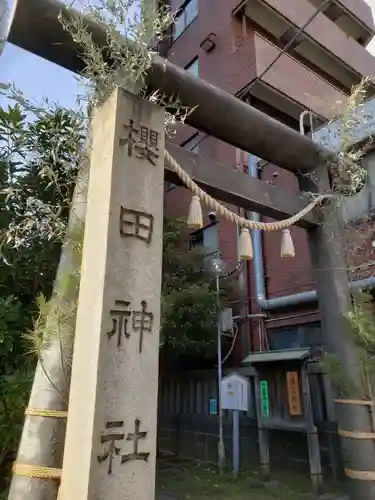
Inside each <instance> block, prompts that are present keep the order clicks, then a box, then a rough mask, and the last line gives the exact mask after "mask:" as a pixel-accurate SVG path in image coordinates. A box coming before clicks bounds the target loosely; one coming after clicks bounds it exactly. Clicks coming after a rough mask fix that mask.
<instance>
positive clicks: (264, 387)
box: [259, 380, 270, 418]
mask: <svg viewBox="0 0 375 500" xmlns="http://www.w3.org/2000/svg"><path fill="white" fill-rule="evenodd" d="M259 394H260V413H261V415H262V417H265V418H268V417H269V416H270V402H269V397H268V382H267V380H261V381H260V382H259Z"/></svg>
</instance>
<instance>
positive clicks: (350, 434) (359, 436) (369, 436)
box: [338, 429, 375, 439]
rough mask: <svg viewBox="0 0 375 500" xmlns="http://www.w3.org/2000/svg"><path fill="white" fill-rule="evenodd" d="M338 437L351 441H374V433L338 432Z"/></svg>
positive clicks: (340, 430) (341, 430)
mask: <svg viewBox="0 0 375 500" xmlns="http://www.w3.org/2000/svg"><path fill="white" fill-rule="evenodd" d="M338 434H339V436H342V437H346V438H351V439H375V432H360V431H345V430H343V429H339V430H338Z"/></svg>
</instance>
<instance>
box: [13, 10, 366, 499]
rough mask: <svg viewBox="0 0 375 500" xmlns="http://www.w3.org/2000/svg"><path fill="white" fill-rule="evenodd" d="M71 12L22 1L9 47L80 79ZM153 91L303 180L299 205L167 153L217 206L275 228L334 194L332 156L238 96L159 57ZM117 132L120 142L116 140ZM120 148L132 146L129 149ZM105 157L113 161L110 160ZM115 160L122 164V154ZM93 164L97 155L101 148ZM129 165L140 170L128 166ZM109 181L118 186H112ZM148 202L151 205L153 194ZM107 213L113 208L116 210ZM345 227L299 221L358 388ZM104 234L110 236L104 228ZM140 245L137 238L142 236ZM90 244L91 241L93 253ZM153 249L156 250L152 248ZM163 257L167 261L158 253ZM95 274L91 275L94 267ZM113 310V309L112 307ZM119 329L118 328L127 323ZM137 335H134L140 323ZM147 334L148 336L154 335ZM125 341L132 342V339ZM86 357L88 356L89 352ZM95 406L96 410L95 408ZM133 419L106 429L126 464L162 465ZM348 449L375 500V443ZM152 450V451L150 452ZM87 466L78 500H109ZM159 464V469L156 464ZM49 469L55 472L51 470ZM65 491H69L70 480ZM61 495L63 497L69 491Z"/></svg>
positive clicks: (157, 127) (333, 330)
mask: <svg viewBox="0 0 375 500" xmlns="http://www.w3.org/2000/svg"><path fill="white" fill-rule="evenodd" d="M64 8H65V7H64V4H62V3H61V2H59V1H57V0H34V1H31V0H18V2H17V4H16V6H15V8H14V10H13V18H12V24H11V27H10V31H9V36H8V41H9V42H10V43H13V44H15V45H18V46H19V47H22V48H24V49H26V50H28V51H30V52H33V53H34V54H36V55H39V56H41V57H44V58H46V59H47V60H49V61H51V62H54V63H56V64H58V65H60V66H62V67H64V68H67V69H69V70H72V71H74V72H79V71H80V70H82V69H83V68H84V63H83V61H82V60H81V59H80V56H79V47H77V45H76V44H75V43H74V42H73V40H72V39H71V37H70V35H69V33H67V32H66V31H64V30H63V29H62V26H61V25H60V22H59V21H58V14H59V12H60V11H63V10H64ZM86 25H87V26H89V29H90V31H91V33H92V37H93V40H94V42H95V43H97V44H98V45H99V46H100V45H103V40H104V33H103V31H102V30H101V28H100V27H99V26H98V25H96V24H93V23H92V22H91V21H90V20H86ZM147 85H148V87H149V89H150V90H160V91H161V92H162V93H163V94H165V95H167V96H171V95H172V94H173V95H178V96H179V98H180V100H181V102H182V104H183V105H185V106H188V107H191V108H193V107H194V108H195V110H194V112H193V113H192V114H190V115H189V116H188V118H187V120H186V122H187V123H188V124H189V125H191V126H193V127H195V128H197V129H198V130H201V131H203V132H206V133H207V134H209V135H211V136H214V137H217V138H219V139H221V140H223V141H225V142H227V143H229V144H231V145H233V146H235V147H238V148H240V149H242V150H244V151H248V152H250V153H252V154H255V155H256V156H258V157H260V158H263V159H265V160H268V161H270V162H272V163H274V164H276V165H278V166H280V167H282V168H285V169H286V170H289V171H291V172H294V173H295V174H296V176H297V178H298V181H299V185H300V189H301V193H300V195H298V196H297V195H292V194H291V193H288V192H286V191H285V190H283V189H281V188H279V187H274V186H270V185H267V184H265V183H263V182H261V181H259V180H255V179H252V180H250V179H247V178H245V176H243V175H241V174H239V173H236V172H234V171H232V170H230V169H226V168H223V167H222V166H221V165H220V164H219V163H217V162H215V161H212V160H208V159H207V158H202V157H200V156H198V155H195V154H192V153H189V152H187V151H185V150H183V149H182V148H179V147H178V146H174V145H167V149H168V151H169V153H170V154H171V155H172V156H173V157H174V158H175V159H176V160H177V161H178V163H180V164H181V165H183V166H184V169H185V170H186V171H187V172H188V173H189V174H190V175H191V176H192V177H193V179H194V180H195V182H196V183H197V184H199V185H200V186H201V187H203V188H204V189H205V190H206V192H208V193H209V194H211V195H212V196H214V197H216V198H218V199H220V200H222V201H224V202H227V203H230V204H233V205H237V206H241V207H243V208H246V209H248V210H254V211H257V212H260V213H263V214H264V215H267V216H270V217H273V218H275V219H280V218H284V217H285V216H290V215H293V214H295V213H296V212H298V211H300V210H301V209H302V208H303V207H304V206H306V204H307V196H306V195H305V194H304V192H307V191H308V192H314V193H319V192H320V193H322V192H324V193H328V192H329V191H330V184H329V179H328V172H327V168H326V163H325V159H327V158H332V155H331V153H329V152H327V151H324V150H323V149H322V148H321V147H320V146H318V145H317V144H315V143H314V142H313V141H311V140H310V139H309V138H307V137H305V136H302V135H300V134H298V133H297V132H295V131H293V130H291V129H289V128H288V127H286V126H284V125H282V124H280V123H278V122H277V121H275V120H273V119H272V118H270V117H268V116H267V115H264V114H263V113H261V112H259V111H257V110H256V109H254V108H252V107H251V106H249V105H247V104H245V103H243V102H241V101H239V100H238V99H236V98H235V97H233V96H232V95H230V94H228V93H226V92H224V91H222V90H220V89H219V88H216V87H214V86H212V85H210V84H208V83H206V82H205V81H203V80H201V79H200V78H197V77H195V76H194V75H192V74H189V73H187V72H186V71H184V70H183V69H181V68H178V67H176V66H175V65H173V64H171V63H169V62H168V61H165V60H164V59H162V58H160V57H158V56H155V57H154V58H153V60H152V64H151V68H150V70H149V73H148V76H147ZM131 100H132V98H129V99H128V101H126V102H127V103H128V104H126V102H124V101H123V100H122V97H121V96H119V93H118V92H117V93H116V96H115V97H113V96H112V97H111V98H110V99H109V101H108V102H107V103H106V104H105V106H104V107H103V111H102V112H101V113H102V115H103V116H102V117H101V118H102V120H104V121H103V123H102V125H101V126H103V127H107V128H106V131H107V132H108V133H112V135H113V134H114V137H117V135H116V134H118V133H119V131H118V130H117V129H116V126H115V124H114V121H113V120H114V117H115V116H118V115H119V113H123V116H124V119H125V118H129V117H131V116H132V114H131V113H130V110H129V106H130V104H129V102H131ZM132 109H133V111H132V112H133V113H134V112H135V113H136V114H137V113H138V115H137V120H138V121H139V120H140V121H142V119H143V118H144V116H145V115H144V113H146V114H147V113H148V115H149V119H148V125H149V126H150V128H152V130H153V131H154V132H157V133H158V134H159V138H160V140H161V141H163V138H162V130H161V123H162V119H161V117H160V112H158V111H155V110H150V109H148V111H147V105H146V104H145V105H141V104H139V103H138V104H137V103H135V104H133V108H132ZM145 109H146V111H145ZM134 110H136V111H134ZM137 110H138V111H137ZM228 117H230V120H228ZM103 124H104V125H103ZM97 126H99V125H97ZM111 127H112V128H111ZM111 130H112V132H110V131H111ZM94 137H95V135H94ZM120 139H121V138H120ZM161 143H162V142H161ZM122 145H124V142H123V144H122ZM107 153H108V154H109V152H108V151H107ZM111 154H113V155H115V151H114V150H113V151H112V153H111ZM116 154H118V152H117V153H116ZM93 155H95V140H94V153H93ZM113 158H114V157H113ZM93 159H94V156H93ZM95 161H96V162H99V156H98V157H97V158H96V160H95V159H94V164H95ZM103 161H104V160H103ZM116 161H118V160H116ZM116 161H115V159H113V160H112V161H111V162H110V163H111V164H110V169H111V172H112V170H113V172H117V174H116V175H118V176H120V177H119V179H120V178H121V179H122V177H121V176H122V175H123V174H119V173H118V164H117V163H116ZM129 165H130V166H131V165H133V163H132V161H130V160H129ZM155 166H156V167H157V168H159V169H160V168H162V165H161V164H160V158H159V159H158V161H156V165H155ZM128 168H130V167H128V166H127V167H126V169H125V170H127V169H128ZM156 172H157V170H155V171H154V172H153V173H150V174H147V175H148V176H149V177H148V179H149V180H148V184H146V185H145V186H146V189H150V186H151V183H152V185H153V186H157V189H156V192H157V193H158V195H159V196H162V189H161V183H160V179H159V180H158V178H157V177H155V176H156V175H157V174H156ZM311 172H314V176H313V177H314V179H312V176H304V175H301V174H308V173H311ZM165 179H166V180H170V181H172V182H177V181H178V179H176V175H175V173H174V171H173V170H169V169H168V168H167V169H166V170H165ZM105 181H106V182H107V183H110V181H111V178H110V177H106V178H105ZM93 182H94V181H91V180H90V183H93ZM108 185H109V184H108ZM133 188H134V186H133ZM90 189H91V184H90ZM108 189H109V188H108ZM107 194H108V196H109V197H110V191H108V193H107ZM122 194H124V193H122ZM126 194H127V195H128V196H129V197H130V199H131V193H129V192H126ZM144 196H145V199H146V200H147V199H148V197H147V196H148V195H147V192H146V194H144ZM150 203H151V202H150ZM89 205H90V203H89ZM109 206H110V204H109V205H108V207H109ZM108 207H107V209H108ZM153 207H154V209H155V211H156V213H157V218H158V219H160V215H161V214H160V204H159V205H158V203H156V205H154V206H153ZM88 210H89V212H88V214H89V215H88V217H89V218H88V221H90V220H91V221H93V220H94V215H96V216H98V217H99V213H98V212H95V207H94V206H92V207H91V215H90V208H89V209H88ZM129 213H130V212H129ZM129 213H128V214H127V213H126V210H125V211H122V212H121V221H122V223H123V224H125V225H126V224H127V225H128V226H129V224H130V225H131V224H132V223H131V222H129V220H127V219H126V215H129ZM130 215H131V216H135V217H141V216H142V215H143V216H144V215H145V212H142V214H141V213H138V214H136V213H134V210H133V211H132V212H131V213H130ZM146 215H147V214H146ZM148 215H149V214H148ZM154 217H156V216H154ZM146 219H147V220H148V223H149V222H150V221H151V220H153V219H152V218H150V217H148V218H147V217H146ZM138 220H139V219H138ZM155 221H156V219H155ZM338 221H339V216H338V213H337V211H336V209H335V207H334V206H333V204H332V203H329V202H328V203H327V204H325V205H324V206H323V207H322V209H321V210H320V211H319V212H314V213H309V214H308V215H306V216H305V217H304V218H303V219H301V220H300V221H299V222H298V224H299V225H300V226H301V227H303V228H305V229H306V230H307V231H308V239H309V245H310V254H311V260H312V264H313V267H314V271H315V279H316V288H317V294H318V301H319V307H320V311H321V322H322V330H323V336H324V340H325V345H326V347H327V349H328V351H330V352H332V353H335V354H336V355H337V356H338V358H339V360H340V362H341V364H342V368H343V370H344V372H345V374H346V375H347V376H348V377H350V378H351V379H353V380H358V377H359V363H358V358H357V355H356V351H355V348H354V346H353V345H352V344H351V343H350V340H349V336H348V335H346V329H347V328H348V325H347V322H346V319H345V317H344V315H345V314H346V313H347V312H348V311H349V308H350V294H349V286H348V280H347V272H346V265H345V261H344V257H343V253H342V250H341V243H340V227H339V222H338ZM102 223H103V221H102ZM159 223H160V220H159V222H158V223H156V225H155V227H156V235H157V236H160V226H158V224H159ZM88 224H90V222H88ZM91 224H93V222H91ZM145 226H147V223H144V224H143V226H142V227H143V229H145ZM100 227H101V228H103V229H104V227H105V224H104V225H102V226H100ZM121 227H122V229H121ZM121 227H120V233H121V231H122V233H121V234H122V237H125V238H126V237H127V236H129V234H128V233H127V231H126V230H125V229H124V226H121ZM146 229H147V227H146ZM158 231H159V233H158ZM132 235H133V236H134V234H132ZM87 238H88V239H89V240H90V241H91V243H92V242H93V241H94V240H93V239H92V238H93V237H92V236H91V237H87ZM87 238H86V235H85V245H86V239H87ZM90 238H91V239H90ZM141 239H142V238H141ZM143 239H145V238H143ZM146 239H147V238H146ZM150 242H151V240H150V241H149V243H150ZM150 244H152V243H150ZM155 251H159V252H160V249H159V250H155ZM142 255H144V254H142ZM88 260H89V259H88ZM129 262H130V261H129ZM88 265H89V264H88ZM90 265H91V266H92V265H93V264H92V262H91V264H90ZM103 265H104V264H103ZM132 265H134V262H132ZM104 267H105V266H104ZM90 269H91V270H92V269H93V268H92V267H91V268H90ZM153 269H154V270H155V273H156V274H158V273H160V269H159V270H158V269H157V267H156V268H153ZM86 274H87V273H86ZM82 276H83V278H82V279H83V282H84V283H86V285H85V286H86V288H87V286H88V285H87V283H88V282H87V279H86V282H85V278H84V276H85V270H83V275H82ZM113 279H115V278H113ZM102 285H103V283H102ZM145 286H146V285H145ZM147 286H148V285H147ZM147 286H146V288H147ZM99 288H100V287H99ZM148 292H149V293H151V292H155V293H156V295H157V292H156V291H155V289H152V287H151V288H150V287H149V289H148ZM112 298H113V299H114V300H116V301H117V300H118V303H117V305H116V306H117V308H118V309H119V308H120V307H127V306H128V305H129V304H128V302H126V299H122V298H121V299H120V298H119V297H117V296H116V297H112ZM80 300H81V298H80ZM146 302H147V301H143V302H142V304H137V308H138V309H137V311H133V314H134V312H135V313H136V314H140V313H142V314H143V313H145V314H148V313H147V311H146V307H147V303H146ZM89 305H90V304H88V303H86V304H85V307H83V309H82V310H85V311H86V314H87V312H88V310H89V309H88V308H89ZM109 307H112V305H110V306H109ZM111 313H113V314H115V313H116V314H120V313H119V311H116V310H115V309H113V310H111ZM121 314H122V316H121V315H120V316H121V317H122V318H123V319H124V318H126V317H127V314H128V313H127V312H126V313H124V311H123V312H122V313H121ZM129 314H130V313H129ZM120 316H118V317H120ZM79 318H80V313H78V320H77V334H78V335H79V334H80V328H81V329H83V330H84V329H85V326H84V325H83V320H82V318H81V320H80V319H79ZM135 318H137V316H135ZM142 318H143V316H142ZM148 319H149V320H150V321H151V320H152V319H155V317H152V315H149V316H148ZM113 321H115V320H113ZM116 321H118V322H120V319H117V320H116ZM135 321H136V319H135ZM116 325H117V323H116V324H115V322H114V323H113V326H114V328H115V327H116ZM134 325H135V328H136V327H137V323H136V322H135V323H134ZM142 328H143V327H142ZM145 331H147V329H146V330H145ZM109 333H110V332H109ZM142 333H143V330H142ZM124 334H125V336H126V334H127V332H126V330H124ZM146 336H147V333H145V337H146ZM130 339H131V341H132V342H134V341H135V340H134V341H133V340H132V339H135V336H130ZM144 340H145V339H144ZM138 341H139V342H140V344H139V348H138V349H139V352H141V351H142V342H141V341H140V340H139V339H138ZM129 345H130V344H129ZM137 345H138V344H137ZM80 352H83V348H82V345H81V351H80ZM145 352H146V350H145ZM152 366H153V368H154V369H155V366H156V365H155V358H153V362H152ZM76 371H77V369H76ZM77 373H78V372H77ZM153 376H155V373H153ZM73 377H74V366H73ZM81 388H82V390H84V387H82V386H81ZM78 399H79V394H78V393H77V392H76V395H75V396H73V401H72V402H71V403H72V404H73V405H77V401H78ZM90 404H92V401H91V403H90ZM153 410H154V409H153ZM74 411H75V415H76V424H74V422H73V420H74V417H72V424H71V430H70V432H69V425H70V424H69V425H68V437H67V442H68V451H67V455H66V460H67V459H68V458H67V457H72V456H73V455H74V449H76V451H77V453H78V452H79V444H78V445H77V444H76V448H74V446H73V445H72V443H73V441H74V439H73V438H74V437H77V438H78V436H77V435H76V432H77V427H75V428H74V430H73V431H72V429H73V427H74V425H78V424H77V422H81V423H82V420H79V418H78V420H77V415H78V414H77V409H75V410H73V412H74ZM337 415H338V422H339V426H340V428H342V429H347V430H350V429H354V430H359V431H361V432H362V433H372V432H373V431H374V429H373V428H372V422H371V419H370V416H369V413H368V411H367V407H366V406H365V405H355V404H342V405H338V406H337ZM132 417H134V418H133V422H134V428H133V429H130V430H129V429H126V431H125V434H123V433H122V430H121V427H122V425H120V424H123V423H124V422H122V421H120V420H119V421H116V422H107V429H111V428H115V425H114V424H117V428H116V436H117V439H124V438H125V435H126V438H125V439H127V440H128V441H132V442H133V443H134V451H133V452H132V453H130V454H128V455H124V456H125V459H124V462H127V461H130V460H131V459H134V458H135V459H137V460H140V461H141V462H142V463H143V462H146V461H147V460H148V459H150V461H151V460H154V458H155V457H149V453H148V452H142V450H140V449H138V441H140V440H142V439H146V437H147V436H146V434H147V433H146V432H145V431H144V429H142V424H143V422H142V420H140V419H139V416H137V415H133V416H132ZM78 430H79V429H78ZM113 432H115V431H113ZM121 436H122V438H121ZM89 438H90V436H88V437H87V436H86V444H87V443H88V441H89ZM151 439H152V440H154V439H155V435H154V434H153V435H152V436H151ZM343 440H344V442H343V449H344V455H345V460H346V467H347V475H348V476H349V477H350V478H351V479H352V481H350V486H351V488H350V489H351V499H352V500H368V499H375V445H374V443H373V441H372V440H361V441H359V440H355V439H350V438H343ZM105 442H108V443H110V446H113V448H110V450H111V451H109V452H108V453H109V454H110V455H111V457H112V455H113V456H115V455H116V453H117V452H116V449H117V448H116V445H115V444H114V440H113V439H112V441H111V439H110V438H108V437H103V436H102V443H105ZM140 442H141V441H140ZM69 443H70V444H69ZM151 449H154V448H153V447H152V446H151ZM108 453H107V454H108ZM124 456H123V457H124ZM88 460H89V457H88V456H87V455H85V456H84V457H83V461H84V465H85V466H86V472H87V471H88V472H87V474H86V475H84V479H83V478H82V481H81V482H87V484H85V485H82V484H80V485H79V486H78V485H77V494H76V495H75V498H77V500H84V499H85V500H86V499H88V498H90V499H92V500H94V499H95V500H96V499H99V498H102V497H101V496H98V495H99V493H98V492H95V491H93V490H90V487H89V486H87V485H88V484H89V482H90V481H91V480H92V474H93V471H92V470H91V469H90V466H88V465H87V464H88V462H87V461H88ZM103 460H104V456H103ZM121 460H122V459H121ZM152 463H153V464H154V462H152ZM33 465H35V464H33ZM46 465H47V464H46ZM48 465H51V466H53V464H48ZM108 467H109V469H108V470H109V472H108V473H110V472H111V471H110V468H111V465H109V466H108ZM100 474H101V473H100ZM142 474H143V475H142V480H143V481H144V484H143V485H142V484H140V485H138V487H137V488H136V490H134V491H133V490H131V488H130V489H127V491H128V492H129V494H133V496H131V498H132V499H134V500H137V499H139V500H146V499H147V500H151V499H150V497H149V495H150V492H151V491H152V487H151V486H150V484H151V481H153V477H154V476H153V474H150V475H149V476H147V475H145V474H144V473H142ZM68 475H69V474H68ZM73 477H76V478H78V477H79V475H78V476H77V475H76V476H74V470H73V467H72V465H70V478H73ZM128 479H129V478H128ZM71 480H72V479H71ZM77 480H78V479H77ZM129 480H130V479H129ZM66 481H67V482H69V478H68V479H67V480H66ZM63 483H64V479H63ZM146 483H147V484H146ZM72 485H73V483H71V484H70V486H69V487H68V488H67V489H66V491H68V492H71V491H72V489H71V488H72V487H73V486H72ZM142 488H143V489H142ZM89 491H91V494H89V493H88V492H89ZM119 491H120V490H119ZM62 495H64V489H63V493H62ZM90 495H91V496H90ZM61 500H70V498H66V497H62V499H61ZM108 500H114V497H113V498H112V496H111V497H110V498H109V497H108Z"/></svg>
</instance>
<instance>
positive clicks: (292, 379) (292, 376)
mask: <svg viewBox="0 0 375 500" xmlns="http://www.w3.org/2000/svg"><path fill="white" fill-rule="evenodd" d="M286 383H287V387H288V406H289V413H290V415H292V416H300V415H302V405H301V396H300V389H299V377H298V372H296V371H293V372H286Z"/></svg>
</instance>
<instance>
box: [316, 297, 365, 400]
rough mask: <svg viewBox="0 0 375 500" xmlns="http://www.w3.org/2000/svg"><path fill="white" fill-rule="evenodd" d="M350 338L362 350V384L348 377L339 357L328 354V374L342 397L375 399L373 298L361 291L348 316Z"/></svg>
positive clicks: (359, 350)
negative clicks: (374, 390)
mask: <svg viewBox="0 0 375 500" xmlns="http://www.w3.org/2000/svg"><path fill="white" fill-rule="evenodd" d="M346 318H347V320H348V322H349V327H350V328H349V335H350V337H351V341H352V343H353V344H354V346H355V347H354V348H355V349H357V351H358V358H359V367H358V368H359V373H360V376H359V383H358V384H355V383H354V382H353V381H352V380H349V379H348V378H347V377H345V375H344V373H343V370H342V367H341V365H340V363H339V361H338V358H337V356H335V355H333V354H331V355H326V357H325V361H326V367H327V371H328V373H329V375H330V377H331V379H332V382H333V384H334V386H335V389H336V391H337V392H338V394H339V395H340V396H342V397H356V398H362V399H365V400H367V399H368V400H373V398H374V394H373V388H374V375H375V316H374V308H373V298H372V295H370V294H368V293H365V292H361V293H357V294H355V295H354V296H353V301H352V308H351V311H349V313H348V314H347V316H346Z"/></svg>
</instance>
